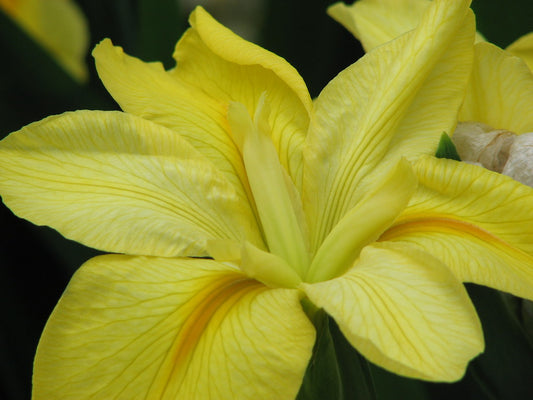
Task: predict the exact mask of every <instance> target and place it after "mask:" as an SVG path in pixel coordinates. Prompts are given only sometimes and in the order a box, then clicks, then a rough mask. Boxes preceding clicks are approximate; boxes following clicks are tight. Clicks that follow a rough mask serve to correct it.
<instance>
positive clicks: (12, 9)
mask: <svg viewBox="0 0 533 400" xmlns="http://www.w3.org/2000/svg"><path fill="white" fill-rule="evenodd" d="M0 10H2V11H3V12H5V13H6V14H7V15H8V16H9V17H11V18H12V19H13V20H14V21H15V22H16V23H17V24H19V25H20V26H21V27H22V28H23V29H24V30H25V31H26V32H27V33H28V34H29V35H30V36H31V37H32V38H33V39H34V40H35V41H37V42H38V43H39V44H40V45H41V46H43V47H44V48H45V49H46V50H47V51H48V52H49V53H50V54H51V55H52V56H53V57H54V59H55V60H56V61H57V62H58V63H59V65H61V67H62V68H64V69H65V70H66V71H67V72H68V73H69V74H70V75H72V76H73V77H74V78H75V79H76V80H77V81H80V82H83V81H85V80H87V77H88V70H87V65H86V63H85V56H86V55H87V48H88V46H89V30H88V27H87V22H86V20H85V17H84V16H83V14H82V12H81V10H80V9H79V8H78V6H77V5H76V3H75V2H73V1H71V0H0Z"/></svg>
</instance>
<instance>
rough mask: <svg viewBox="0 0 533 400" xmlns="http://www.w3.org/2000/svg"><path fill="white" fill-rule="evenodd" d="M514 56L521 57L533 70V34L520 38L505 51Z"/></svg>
mask: <svg viewBox="0 0 533 400" xmlns="http://www.w3.org/2000/svg"><path fill="white" fill-rule="evenodd" d="M505 50H507V51H508V52H509V53H511V54H512V55H514V56H517V57H520V58H521V59H522V60H523V61H524V62H525V63H526V64H527V66H528V67H529V69H530V70H533V32H530V33H528V34H526V35H524V36H522V37H519V38H518V39H517V40H515V41H514V42H513V43H511V44H510V45H509V46H507V48H506V49H505Z"/></svg>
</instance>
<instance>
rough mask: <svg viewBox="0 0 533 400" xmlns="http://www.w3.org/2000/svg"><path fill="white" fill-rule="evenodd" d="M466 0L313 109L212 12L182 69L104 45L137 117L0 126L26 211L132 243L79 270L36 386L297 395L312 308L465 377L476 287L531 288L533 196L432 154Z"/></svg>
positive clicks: (113, 394) (366, 339)
mask: <svg viewBox="0 0 533 400" xmlns="http://www.w3.org/2000/svg"><path fill="white" fill-rule="evenodd" d="M468 6H469V2H468V1H466V0H454V1H450V0H436V1H434V2H432V4H431V6H429V7H428V9H427V10H426V11H425V13H424V15H423V16H422V17H421V23H420V24H419V25H418V27H417V28H416V29H415V30H413V31H411V32H410V33H408V34H407V35H405V36H402V37H401V38H399V39H397V40H393V41H391V42H389V43H387V44H385V45H383V46H380V47H379V48H376V49H375V50H373V51H371V52H369V53H368V54H367V55H366V56H365V57H363V58H362V59H361V60H360V61H358V62H356V63H355V64H353V65H352V66H350V67H348V68H347V69H346V70H344V71H343V72H341V73H340V74H339V75H338V76H337V77H336V78H335V79H333V80H332V81H331V82H330V83H329V84H328V85H327V86H326V87H325V88H324V90H323V91H322V93H321V94H320V95H319V96H318V98H317V99H316V100H315V101H314V102H313V101H311V98H310V96H309V93H308V91H307V89H306V86H305V84H304V82H303V80H302V78H301V77H300V76H299V75H298V73H297V72H296V71H295V70H294V69H293V68H292V67H291V66H290V65H289V64H288V63H287V62H286V61H285V60H283V59H282V58H280V57H278V56H276V55H274V54H272V53H270V52H268V51H266V50H264V49H262V48H260V47H258V46H255V45H253V44H251V43H248V42H246V41H244V40H243V39H241V38H239V37H238V36H236V35H235V34H233V33H232V32H231V31H229V30H228V29H226V28H224V27H223V26H221V25H220V24H218V23H217V22H216V21H215V20H213V19H212V18H211V17H210V15H209V14H208V13H207V12H206V11H204V10H203V9H202V8H197V9H196V10H195V11H194V12H193V13H192V15H191V17H190V22H191V26H192V27H191V28H190V29H189V30H188V31H187V32H186V33H185V34H184V36H183V37H182V38H181V40H180V41H179V42H178V44H177V46H176V50H175V53H174V57H175V59H176V61H177V67H176V68H175V69H173V70H170V71H165V70H164V69H163V67H162V65H161V64H160V63H144V62H142V61H140V60H138V59H136V58H133V57H130V56H128V55H126V54H124V53H123V51H122V49H121V48H120V47H115V46H113V45H112V43H111V42H110V41H109V40H104V41H103V42H102V43H101V44H100V45H98V46H97V47H96V49H95V50H94V56H95V58H96V65H97V69H98V73H99V75H100V77H101V79H102V81H103V82H104V84H105V86H106V88H107V89H108V91H109V92H110V93H111V94H112V96H113V97H114V99H115V100H116V101H117V102H118V103H119V104H120V106H121V107H122V109H123V110H124V112H104V111H76V112H70V113H65V114H62V115H59V116H52V117H49V118H46V119H44V120H42V121H40V122H36V123H33V124H31V125H28V126H26V127H24V128H22V129H21V130H20V131H17V132H14V133H12V134H11V135H9V136H8V137H7V138H6V139H4V140H3V141H2V142H1V143H0V193H1V194H2V197H3V200H4V202H5V203H6V204H7V205H8V206H9V207H10V208H11V209H12V210H13V211H14V212H15V213H16V214H17V215H19V216H21V217H23V218H27V219H29V220H30V221H33V222H34V223H36V224H39V225H49V226H52V227H53V228H55V229H57V230H58V231H59V232H61V233H62V234H63V235H64V236H66V237H68V238H70V239H73V240H77V241H79V242H81V243H84V244H86V245H88V246H92V247H94V248H97V249H100V250H103V251H107V252H113V253H117V254H111V255H104V256H99V257H96V258H93V259H91V260H89V261H88V262H87V263H85V264H84V265H83V266H82V267H81V268H80V269H79V270H78V271H77V272H76V274H75V275H74V277H73V278H72V281H71V282H70V284H69V285H68V287H67V289H66V291H65V293H64V294H63V296H62V298H61V299H60V301H59V303H58V305H57V307H56V308H55V310H54V312H53V313H52V315H51V317H50V319H49V321H48V323H47V325H46V327H45V330H44V332H43V335H42V338H41V340H40V343H39V346H38V350H37V355H36V360H35V370H34V398H35V399H51V398H65V399H70V398H72V399H84V398H101V399H109V398H125V399H131V398H164V399H175V398H184V399H214V398H231V399H293V398H295V396H296V395H297V393H298V390H299V387H300V385H301V382H302V378H303V376H304V374H305V371H306V367H307V364H308V362H309V359H310V357H311V354H312V350H313V344H314V342H315V329H314V327H313V324H312V323H311V322H310V320H309V318H308V315H307V314H306V313H305V312H304V311H303V308H302V305H301V302H302V301H305V302H306V303H312V304H314V306H315V307H317V308H323V309H324V310H325V311H326V312H327V313H328V314H329V315H331V316H332V317H333V318H334V319H335V321H336V322H337V324H338V325H339V327H340V329H341V331H342V332H343V334H344V335H345V336H346V338H347V339H348V341H349V342H350V343H351V344H352V345H353V346H354V347H355V348H356V349H357V350H358V351H359V352H360V353H362V354H363V355H364V356H365V357H366V358H367V359H369V360H370V361H372V362H374V363H376V364H377V365H380V366H382V367H384V368H387V369H388V370H390V371H393V372H395V373H397V374H401V375H405V376H409V377H415V378H420V379H426V380H434V381H454V380H457V379H460V378H461V376H462V375H463V374H464V371H465V368H466V365H467V364H468V362H469V360H471V359H472V358H473V357H475V356H476V355H477V354H479V353H480V352H481V351H483V347H484V344H483V335H482V331H481V326H480V323H479V320H478V317H477V315H476V312H475V310H474V308H473V306H472V304H471V302H470V299H469V298H468V296H467V293H466V291H465V289H464V287H463V285H462V283H461V281H473V282H477V283H480V284H484V285H489V286H491V287H495V288H498V289H501V290H505V291H508V292H511V293H513V294H516V295H518V296H522V297H527V298H530V299H531V298H533V230H532V229H531V226H533V207H531V204H533V189H531V188H528V187H525V186H524V185H521V184H519V183H517V182H516V181H514V180H512V179H509V178H507V177H505V176H502V175H499V174H496V173H492V172H490V171H486V170H483V169H481V168H477V167H475V166H472V165H467V164H464V163H458V162H455V161H451V160H439V159H436V158H434V157H431V156H427V155H424V154H433V153H434V151H435V149H436V147H437V143H438V140H439V138H440V135H441V133H442V131H450V130H451V129H453V128H454V126H455V123H456V116H457V111H458V109H459V107H460V104H461V101H462V99H463V96H464V91H465V87H466V84H467V80H468V76H469V73H470V70H471V67H472V59H473V46H472V44H473V41H474V31H475V28H474V17H473V14H472V12H471V10H470V9H469V8H468ZM404 157H405V158H404ZM206 257H209V258H206Z"/></svg>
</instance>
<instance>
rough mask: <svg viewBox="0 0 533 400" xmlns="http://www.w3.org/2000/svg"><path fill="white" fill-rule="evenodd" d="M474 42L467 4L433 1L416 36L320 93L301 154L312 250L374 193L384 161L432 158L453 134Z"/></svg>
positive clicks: (380, 51)
mask: <svg viewBox="0 0 533 400" xmlns="http://www.w3.org/2000/svg"><path fill="white" fill-rule="evenodd" d="M473 36H474V21H473V14H472V13H471V11H470V10H469V9H468V1H453V2H450V1H438V0H437V1H434V2H432V3H431V6H430V7H429V8H428V10H427V13H426V14H425V15H424V19H423V21H422V23H421V25H420V26H419V27H418V28H417V29H415V30H414V31H412V32H410V33H408V34H406V35H404V36H401V37H400V38H398V39H396V40H394V41H392V42H389V43H388V44H386V45H383V46H380V47H379V48H376V49H374V50H373V51H371V52H370V53H368V54H367V55H365V56H364V57H363V58H362V59H361V60H359V61H358V62H356V63H355V64H354V65H352V66H351V67H348V68H347V69H346V70H344V71H343V72H341V73H340V74H339V75H338V76H337V77H336V78H335V79H334V80H333V81H331V82H330V83H329V84H328V85H327V86H326V88H325V89H324V90H323V91H322V93H321V94H320V96H319V97H318V99H317V100H316V101H315V107H316V118H314V119H313V121H312V123H311V127H310V130H309V133H308V136H307V139H306V140H307V146H306V147H305V151H304V158H305V176H304V178H305V182H304V205H305V206H306V207H307V210H306V212H307V214H308V215H309V225H310V230H311V231H312V232H311V234H312V236H311V238H312V240H311V243H312V246H311V247H312V250H316V247H317V245H319V244H320V243H321V242H322V240H323V239H324V238H325V237H326V236H327V234H328V233H329V231H330V230H331V229H332V228H333V226H334V225H335V224H336V223H337V222H338V221H339V220H340V219H341V218H342V216H343V215H345V214H346V213H347V212H348V211H349V210H350V209H351V208H352V207H353V206H354V205H355V204H357V202H358V201H359V200H360V199H361V197H362V196H364V195H365V193H367V192H368V191H370V190H371V189H369V188H368V187H366V186H368V185H370V187H372V185H374V184H375V181H374V179H373V177H372V173H373V172H374V171H376V169H379V168H381V167H382V168H386V167H387V166H386V162H385V161H391V162H398V160H399V158H400V157H401V156H405V157H407V158H408V159H411V158H414V157H416V156H418V155H420V154H434V152H435V150H436V147H437V144H438V141H439V139H440V136H441V134H442V132H443V131H446V132H450V131H451V130H452V129H453V128H454V125H455V123H456V117H457V110H458V108H459V106H460V103H461V101H462V98H463V95H464V87H465V84H466V80H467V78H468V74H469V72H470V65H471V64H470V63H471V58H472V43H473ZM389 167H390V165H389ZM313 225H314V226H313Z"/></svg>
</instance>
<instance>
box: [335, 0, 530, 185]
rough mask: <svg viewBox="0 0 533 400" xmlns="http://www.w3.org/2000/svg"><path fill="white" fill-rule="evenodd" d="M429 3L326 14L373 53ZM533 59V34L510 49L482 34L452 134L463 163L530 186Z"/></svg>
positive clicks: (367, 0)
mask: <svg viewBox="0 0 533 400" xmlns="http://www.w3.org/2000/svg"><path fill="white" fill-rule="evenodd" d="M430 3H431V2H430V1H429V0H359V1H356V2H355V3H353V4H352V5H350V6H347V5H345V4H342V3H337V4H334V5H333V6H331V7H330V8H329V9H328V12H329V14H330V15H331V16H332V17H333V18H335V19H336V20H337V21H339V22H340V23H341V24H343V25H344V26H345V27H346V28H347V29H348V30H349V31H350V32H352V33H353V34H354V35H355V36H356V37H357V38H358V39H359V40H360V41H361V43H362V45H363V47H364V48H365V50H366V51H370V50H371V49H373V48H375V47H376V46H379V45H381V44H383V43H386V42H388V41H390V40H392V39H394V38H397V37H398V36H400V35H402V34H403V33H405V32H407V31H409V30H411V29H413V28H414V27H416V26H417V24H418V23H419V22H420V20H421V15H422V14H423V12H424V10H426V9H427V8H428V7H429V5H430ZM517 56H518V57H517ZM532 60H533V35H532V34H528V35H525V36H523V37H522V38H520V39H518V40H517V41H516V42H514V43H513V44H511V45H510V46H509V47H508V48H507V49H506V50H502V49H500V48H499V47H497V46H495V45H493V44H491V43H488V42H486V41H485V40H484V39H483V38H482V37H481V36H480V35H479V34H478V37H477V43H476V44H475V46H474V66H473V69H472V73H471V78H470V80H469V84H468V87H467V90H466V96H465V99H464V102H463V105H462V107H461V109H460V111H459V116H458V119H459V124H458V126H457V128H456V130H455V132H453V136H452V139H453V141H454V143H455V145H456V147H457V151H458V153H459V155H460V157H461V159H462V160H465V161H471V162H476V163H479V164H481V165H483V166H484V167H486V168H489V169H491V170H493V171H497V172H501V173H503V174H506V175H509V176H511V177H513V178H514V179H516V180H518V181H520V182H522V183H524V184H527V185H530V186H533V162H532V161H531V156H532V155H533V147H532V142H533V139H532V135H533V134H532V133H531V132H533V113H532V112H531V110H532V109H533V75H532V73H531V70H530V68H531V65H533V62H532ZM526 64H529V67H528V65H526ZM449 133H452V132H449ZM525 133H527V135H523V134H525ZM516 135H519V136H516Z"/></svg>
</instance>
